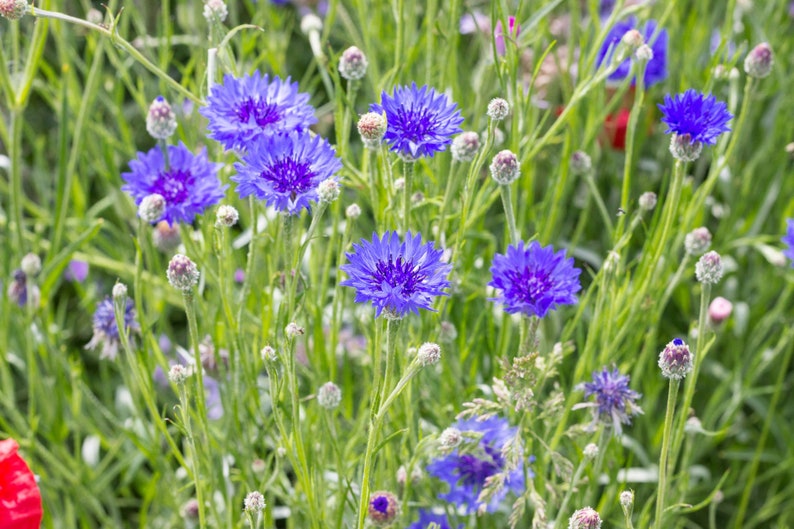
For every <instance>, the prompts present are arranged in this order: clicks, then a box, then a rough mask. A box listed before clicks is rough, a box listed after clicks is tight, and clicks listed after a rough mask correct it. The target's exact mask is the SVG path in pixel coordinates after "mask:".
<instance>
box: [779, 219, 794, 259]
mask: <svg viewBox="0 0 794 529" xmlns="http://www.w3.org/2000/svg"><path fill="white" fill-rule="evenodd" d="M786 225H787V227H786V235H784V236H783V238H782V239H781V241H783V243H785V244H786V246H788V248H787V249H786V250H784V251H783V255H785V256H786V257H788V258H789V259H790V260H791V266H792V267H794V219H786Z"/></svg>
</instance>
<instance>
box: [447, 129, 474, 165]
mask: <svg viewBox="0 0 794 529" xmlns="http://www.w3.org/2000/svg"><path fill="white" fill-rule="evenodd" d="M479 149H480V135H479V134H477V133H476V132H473V131H467V132H464V133H462V134H459V135H458V136H456V137H455V139H454V140H452V146H451V147H450V148H449V150H450V152H451V153H452V159H453V160H455V161H456V162H470V161H472V160H474V156H476V154H477V151H478V150H479Z"/></svg>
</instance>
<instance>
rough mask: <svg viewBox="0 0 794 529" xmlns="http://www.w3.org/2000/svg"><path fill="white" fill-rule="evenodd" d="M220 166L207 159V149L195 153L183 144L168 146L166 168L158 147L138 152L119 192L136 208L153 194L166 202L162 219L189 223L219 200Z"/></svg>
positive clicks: (221, 194)
mask: <svg viewBox="0 0 794 529" xmlns="http://www.w3.org/2000/svg"><path fill="white" fill-rule="evenodd" d="M220 167H221V164H215V163H212V162H210V161H209V160H208V159H207V150H206V149H205V148H202V149H201V151H199V153H198V154H193V153H192V152H190V149H188V148H187V147H186V146H185V144H184V143H182V142H179V145H169V146H168V168H166V164H165V160H164V159H163V151H162V150H161V149H160V147H157V146H155V147H153V148H152V149H151V150H150V151H149V152H145V153H144V152H139V153H138V157H137V158H136V159H135V160H131V161H130V172H129V173H122V174H121V177H122V178H123V179H124V181H125V182H127V183H126V184H125V185H124V186H122V188H121V190H122V191H126V192H127V193H129V194H130V196H131V197H132V198H133V199H134V200H135V205H138V204H140V203H141V201H142V200H143V199H144V198H145V197H147V196H149V195H151V194H153V193H157V194H158V195H161V196H162V197H163V198H164V199H165V202H166V205H165V214H164V215H163V217H162V220H165V221H168V223H169V224H174V223H175V222H185V223H188V224H189V223H191V222H193V219H194V218H195V217H196V215H200V214H201V213H203V212H204V210H205V209H207V208H208V207H210V206H213V205H215V204H217V203H218V202H220V201H221V199H222V198H223V197H224V189H226V186H223V185H221V182H220V180H218V177H217V175H216V172H217V170H218V168H220Z"/></svg>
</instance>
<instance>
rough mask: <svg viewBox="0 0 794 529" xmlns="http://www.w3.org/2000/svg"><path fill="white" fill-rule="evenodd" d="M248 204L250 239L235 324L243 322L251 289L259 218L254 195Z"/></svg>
mask: <svg viewBox="0 0 794 529" xmlns="http://www.w3.org/2000/svg"><path fill="white" fill-rule="evenodd" d="M248 206H249V208H250V210H251V240H250V241H249V242H248V258H247V262H246V265H245V279H244V280H243V288H242V289H241V290H240V301H239V306H238V307H237V325H238V326H240V325H242V322H243V309H244V308H245V303H246V301H247V300H248V293H249V292H250V291H251V282H252V281H253V274H254V260H255V259H256V253H255V249H256V243H257V239H258V236H259V218H258V216H259V215H258V210H257V207H256V200H255V199H254V196H253V195H251V197H250V198H249V199H248Z"/></svg>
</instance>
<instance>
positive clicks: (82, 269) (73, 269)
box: [63, 259, 88, 283]
mask: <svg viewBox="0 0 794 529" xmlns="http://www.w3.org/2000/svg"><path fill="white" fill-rule="evenodd" d="M86 277H88V263H87V262H85V261H80V260H77V259H72V260H71V261H69V265H68V266H67V267H66V270H64V271H63V278H64V279H65V280H66V281H73V282H77V283H82V282H83V281H85V279H86Z"/></svg>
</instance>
